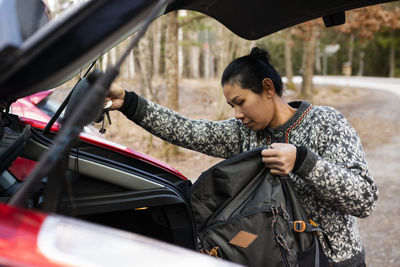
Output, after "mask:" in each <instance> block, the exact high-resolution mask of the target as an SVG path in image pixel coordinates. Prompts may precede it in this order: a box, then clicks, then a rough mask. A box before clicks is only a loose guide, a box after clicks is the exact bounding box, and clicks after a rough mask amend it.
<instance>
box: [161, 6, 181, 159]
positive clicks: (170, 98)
mask: <svg viewBox="0 0 400 267" xmlns="http://www.w3.org/2000/svg"><path fill="white" fill-rule="evenodd" d="M178 29H179V22H178V12H177V11H173V12H170V13H169V14H168V15H167V32H166V42H165V46H166V47H165V48H166V49H165V50H166V53H165V75H166V77H165V83H166V91H167V104H166V106H167V107H169V108H171V109H173V110H176V111H178V110H179V83H178V82H179V69H178ZM178 153H179V150H178V147H177V146H172V145H171V144H168V143H166V142H164V149H163V155H162V156H164V157H165V158H167V159H168V158H169V156H170V155H176V154H178Z"/></svg>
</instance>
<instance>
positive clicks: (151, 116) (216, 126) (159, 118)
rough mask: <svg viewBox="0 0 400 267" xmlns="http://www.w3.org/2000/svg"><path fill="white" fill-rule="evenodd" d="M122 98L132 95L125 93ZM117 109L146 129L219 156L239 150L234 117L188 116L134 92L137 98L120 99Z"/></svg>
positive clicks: (240, 135)
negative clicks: (225, 118) (200, 117)
mask: <svg viewBox="0 0 400 267" xmlns="http://www.w3.org/2000/svg"><path fill="white" fill-rule="evenodd" d="M127 93H128V94H131V93H130V92H127ZM126 99H132V98H131V97H130V96H129V95H128V96H127V97H126ZM130 105H131V106H130ZM120 111H121V112H122V113H123V114H124V115H125V116H127V117H128V118H129V119H130V120H132V121H134V122H135V123H136V124H138V125H139V126H141V127H143V128H144V129H145V130H147V131H148V132H150V133H152V134H154V135H156V136H157V137H159V138H161V139H163V140H165V141H167V142H170V143H172V144H175V145H178V146H182V147H185V148H188V149H192V150H195V151H198V152H202V153H204V154H207V155H210V156H215V157H222V158H228V157H231V156H234V155H237V154H239V153H240V152H242V151H241V150H242V146H241V144H242V143H243V133H244V132H245V130H244V129H243V126H242V125H241V122H240V121H238V120H235V119H229V120H224V121H218V122H212V121H208V120H202V119H199V120H192V119H189V118H187V117H185V116H183V115H181V114H179V113H177V112H175V111H173V110H171V109H168V108H166V107H163V106H161V105H158V104H156V103H153V102H151V101H149V100H147V99H145V98H143V97H141V96H137V101H129V103H128V102H127V105H125V103H124V106H123V108H121V109H120Z"/></svg>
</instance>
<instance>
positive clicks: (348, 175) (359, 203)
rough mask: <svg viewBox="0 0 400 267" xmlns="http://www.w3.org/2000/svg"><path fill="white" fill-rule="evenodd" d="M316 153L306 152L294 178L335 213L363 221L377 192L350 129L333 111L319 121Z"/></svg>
mask: <svg viewBox="0 0 400 267" xmlns="http://www.w3.org/2000/svg"><path fill="white" fill-rule="evenodd" d="M321 115H322V114H321ZM319 121H320V125H319V127H318V128H319V134H318V138H317V146H318V151H311V150H310V149H308V151H307V155H306V157H305V159H304V161H303V164H302V165H301V167H300V168H299V170H298V171H297V174H299V175H300V177H302V178H303V179H305V180H306V181H307V182H308V183H309V184H311V185H312V186H313V187H314V189H315V191H316V193H317V194H318V196H319V197H320V198H321V199H323V200H326V201H328V202H329V203H331V205H333V206H335V207H336V208H337V209H339V210H341V211H342V212H344V213H346V214H350V215H353V216H356V217H360V218H362V217H366V216H368V215H370V214H371V213H372V212H373V210H374V209H375V206H376V202H377V199H378V189H377V186H376V184H375V182H374V180H373V177H372V172H371V171H370V170H369V169H368V166H367V163H366V159H365V154H364V150H363V148H362V145H361V141H360V138H359V137H358V135H357V133H356V131H355V130H354V128H353V127H352V126H351V125H350V124H349V123H348V122H347V120H346V119H345V118H344V116H343V115H342V114H341V113H340V112H339V111H337V110H335V109H331V110H330V112H326V113H325V114H323V118H322V117H321V118H320V119H319Z"/></svg>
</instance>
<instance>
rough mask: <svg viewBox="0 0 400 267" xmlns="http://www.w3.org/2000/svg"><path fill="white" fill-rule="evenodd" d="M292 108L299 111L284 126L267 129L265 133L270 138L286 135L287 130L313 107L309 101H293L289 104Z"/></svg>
mask: <svg viewBox="0 0 400 267" xmlns="http://www.w3.org/2000/svg"><path fill="white" fill-rule="evenodd" d="M288 104H289V105H290V106H291V107H292V108H295V109H297V110H296V113H295V114H294V115H293V116H292V117H291V118H290V119H289V120H288V121H287V122H285V123H284V124H282V125H280V126H278V127H277V128H276V129H271V128H268V127H267V128H265V129H264V131H265V133H267V134H268V135H270V136H275V135H276V134H278V133H282V134H283V133H285V132H286V130H287V129H289V128H290V127H292V125H293V124H294V123H295V122H296V121H297V120H298V119H299V118H300V117H301V116H302V115H303V113H304V112H305V111H306V110H307V109H308V108H309V107H310V106H311V104H310V103H308V102H307V101H293V102H289V103H288Z"/></svg>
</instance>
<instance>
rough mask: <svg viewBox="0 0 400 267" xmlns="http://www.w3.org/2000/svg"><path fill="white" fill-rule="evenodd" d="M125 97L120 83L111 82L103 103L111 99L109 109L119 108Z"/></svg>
mask: <svg viewBox="0 0 400 267" xmlns="http://www.w3.org/2000/svg"><path fill="white" fill-rule="evenodd" d="M124 99H125V90H124V89H122V87H121V86H120V85H118V84H117V83H113V84H112V85H111V88H110V91H109V92H108V97H107V98H106V101H105V103H107V102H108V101H110V100H111V101H112V105H111V107H110V110H114V109H119V108H121V107H122V105H123V104H124Z"/></svg>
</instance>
